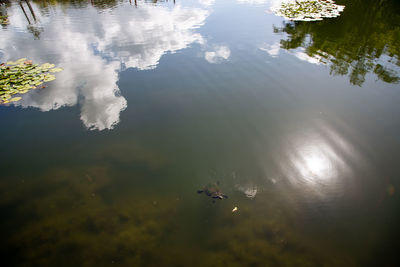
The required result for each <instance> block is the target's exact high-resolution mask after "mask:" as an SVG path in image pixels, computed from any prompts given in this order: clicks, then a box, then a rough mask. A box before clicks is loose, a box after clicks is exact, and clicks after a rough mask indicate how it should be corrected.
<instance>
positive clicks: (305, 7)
mask: <svg viewBox="0 0 400 267" xmlns="http://www.w3.org/2000/svg"><path fill="white" fill-rule="evenodd" d="M271 9H272V11H273V12H274V13H275V14H276V15H278V16H282V17H284V18H285V19H288V20H293V21H314V20H322V19H324V18H334V17H338V16H340V12H342V11H343V9H344V6H341V5H336V4H335V2H334V1H332V0H289V1H284V2H282V3H281V4H280V6H278V7H272V8H271Z"/></svg>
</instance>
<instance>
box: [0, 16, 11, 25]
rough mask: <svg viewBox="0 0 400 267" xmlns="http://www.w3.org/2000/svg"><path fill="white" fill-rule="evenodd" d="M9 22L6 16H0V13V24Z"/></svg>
mask: <svg viewBox="0 0 400 267" xmlns="http://www.w3.org/2000/svg"><path fill="white" fill-rule="evenodd" d="M8 24H10V22H9V20H8V16H1V15H0V25H8Z"/></svg>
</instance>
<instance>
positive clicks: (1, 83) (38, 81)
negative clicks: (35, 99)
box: [0, 58, 62, 103]
mask: <svg viewBox="0 0 400 267" xmlns="http://www.w3.org/2000/svg"><path fill="white" fill-rule="evenodd" d="M60 71H62V69H61V68H56V67H55V65H54V64H50V63H44V64H42V65H39V64H33V63H32V61H31V60H27V59H26V58H21V59H18V60H17V61H9V62H7V63H2V64H0V103H9V102H15V101H19V100H20V99H21V97H20V96H18V97H13V96H14V95H21V94H25V93H27V92H29V91H30V90H32V89H37V88H44V87H45V85H43V83H46V82H50V81H53V80H55V79H56V77H55V76H54V75H53V74H52V73H55V72H60Z"/></svg>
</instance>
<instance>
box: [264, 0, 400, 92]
mask: <svg viewBox="0 0 400 267" xmlns="http://www.w3.org/2000/svg"><path fill="white" fill-rule="evenodd" d="M394 10H397V12H396V11H394ZM399 11H400V10H399V6H398V4H396V3H394V2H393V1H387V0H382V1H374V0H366V1H364V0H353V1H346V9H345V11H344V12H343V14H342V15H341V16H340V19H335V20H323V21H320V22H284V23H283V26H282V27H279V26H274V32H275V33H277V34H286V36H287V38H285V39H282V40H281V41H280V45H279V46H280V48H282V49H285V50H288V51H290V50H295V49H299V48H300V49H303V51H304V52H301V53H302V55H300V54H299V56H298V57H299V58H300V59H302V60H306V61H308V62H310V63H314V64H327V65H329V66H330V73H331V74H332V75H348V76H349V79H350V83H351V84H353V85H357V86H361V85H362V84H363V83H364V81H365V78H366V76H367V74H369V73H371V74H373V75H375V77H376V78H377V79H378V80H381V81H383V82H386V83H398V82H399V80H400V77H399V70H400V46H399V45H398V44H399V43H400V12H399ZM366 24H367V25H366ZM366 29H368V30H366ZM275 46H276V45H275ZM273 47H274V45H273V46H271V47H269V48H268V50H269V51H272V52H274V53H275V54H277V53H278V51H277V50H276V49H275V50H272V49H271V48H273ZM278 49H279V48H278Z"/></svg>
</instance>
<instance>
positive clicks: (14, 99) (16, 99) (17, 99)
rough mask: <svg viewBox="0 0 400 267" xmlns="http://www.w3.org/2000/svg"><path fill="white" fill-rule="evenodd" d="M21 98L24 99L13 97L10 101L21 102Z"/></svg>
mask: <svg viewBox="0 0 400 267" xmlns="http://www.w3.org/2000/svg"><path fill="white" fill-rule="evenodd" d="M21 98H22V97H19V96H18V97H13V98H11V99H10V102H15V101H19V100H21Z"/></svg>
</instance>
